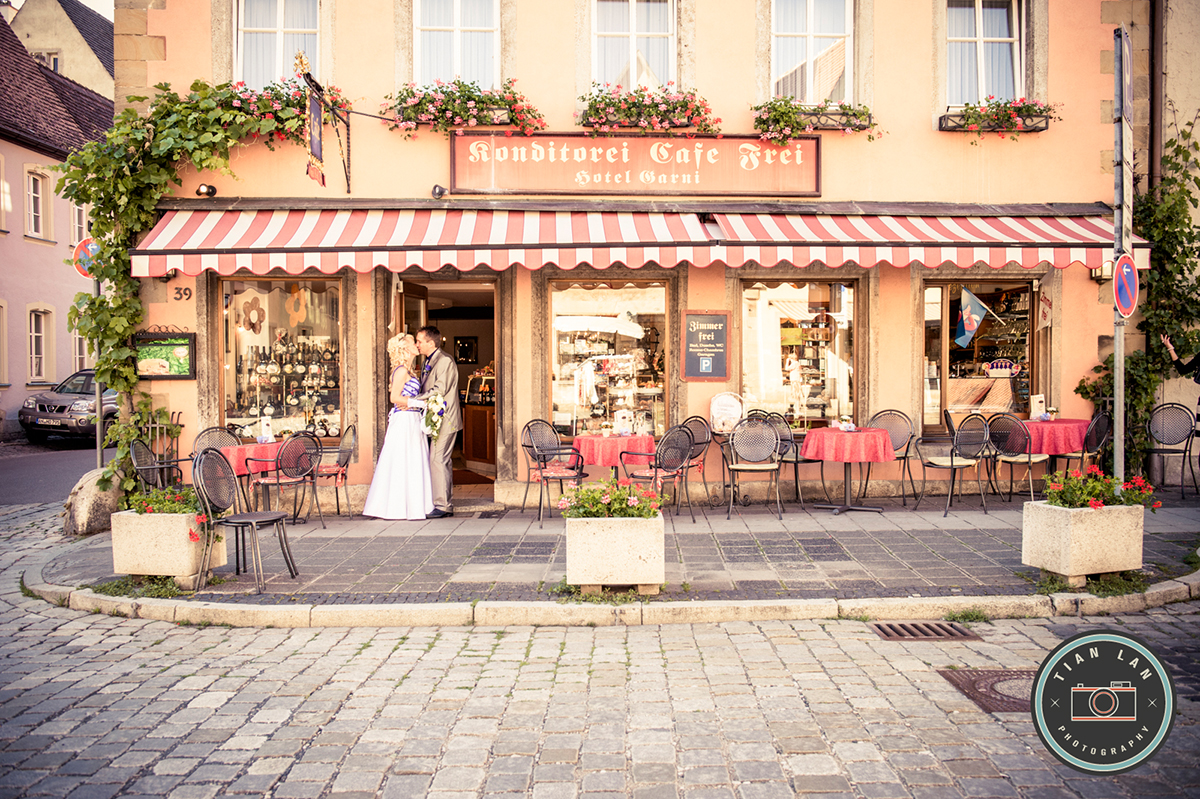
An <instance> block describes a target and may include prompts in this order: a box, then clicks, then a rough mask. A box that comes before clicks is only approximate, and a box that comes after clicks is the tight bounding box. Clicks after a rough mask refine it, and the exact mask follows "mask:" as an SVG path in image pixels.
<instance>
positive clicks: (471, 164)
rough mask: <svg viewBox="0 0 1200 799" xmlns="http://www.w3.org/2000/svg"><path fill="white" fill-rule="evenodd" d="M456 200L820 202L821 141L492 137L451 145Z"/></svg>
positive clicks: (454, 139)
mask: <svg viewBox="0 0 1200 799" xmlns="http://www.w3.org/2000/svg"><path fill="white" fill-rule="evenodd" d="M450 192H451V193H452V194H576V195H593V194H623V195H629V194H653V195H672V194H685V195H715V194H719V195H723V196H730V195H732V196H738V195H745V196H755V197H769V196H776V197H819V196H821V138H820V137H819V136H802V137H800V138H798V139H795V140H793V141H792V142H791V143H789V144H788V145H786V146H779V145H775V144H770V143H768V142H765V141H763V140H761V139H759V138H758V137H755V136H723V137H721V138H717V137H715V136H704V137H700V136H696V137H694V138H686V137H677V138H663V137H659V136H607V137H604V136H602V137H596V138H592V137H590V136H588V135H587V134H583V133H539V134H535V135H533V136H506V135H505V134H504V133H502V132H496V131H489V132H479V133H464V134H463V135H462V136H451V137H450Z"/></svg>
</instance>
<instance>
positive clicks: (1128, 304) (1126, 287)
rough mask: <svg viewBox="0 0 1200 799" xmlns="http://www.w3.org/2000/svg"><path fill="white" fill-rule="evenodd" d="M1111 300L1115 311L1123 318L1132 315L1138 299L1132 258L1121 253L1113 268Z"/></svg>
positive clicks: (1136, 280)
mask: <svg viewBox="0 0 1200 799" xmlns="http://www.w3.org/2000/svg"><path fill="white" fill-rule="evenodd" d="M1113 300H1114V301H1115V302H1116V305H1117V313H1119V314H1121V316H1122V317H1123V318H1125V319H1128V318H1129V317H1130V316H1132V315H1133V311H1134V309H1135V308H1137V301H1138V276H1137V268H1136V267H1135V266H1134V264H1133V259H1132V258H1130V257H1129V256H1128V255H1122V256H1121V257H1120V258H1118V259H1117V264H1116V266H1115V267H1114V269H1113Z"/></svg>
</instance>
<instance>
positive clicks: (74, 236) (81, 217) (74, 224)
mask: <svg viewBox="0 0 1200 799" xmlns="http://www.w3.org/2000/svg"><path fill="white" fill-rule="evenodd" d="M87 216H88V215H87V208H86V207H85V206H82V205H75V204H73V203H72V205H71V245H72V246H74V245H76V244H78V243H79V242H81V241H83V240H84V239H86V238H87V234H88V218H87Z"/></svg>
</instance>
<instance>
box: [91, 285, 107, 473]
mask: <svg viewBox="0 0 1200 799" xmlns="http://www.w3.org/2000/svg"><path fill="white" fill-rule="evenodd" d="M92 284H93V291H94V293H95V295H96V296H97V297H99V296H100V281H99V280H94V281H92ZM96 355H97V356H98V355H100V340H99V339H96ZM93 374H94V373H93ZM92 385H94V386H95V387H96V468H97V469H103V468H104V402H103V397H101V392H100V381H99V380H97V379H95V377H93V378H92Z"/></svg>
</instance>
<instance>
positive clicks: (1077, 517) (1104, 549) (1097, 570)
mask: <svg viewBox="0 0 1200 799" xmlns="http://www.w3.org/2000/svg"><path fill="white" fill-rule="evenodd" d="M1145 513H1146V510H1145V508H1143V507H1142V506H1141V505H1113V506H1110V507H1106V508H1098V509H1095V510H1093V509H1092V508H1060V507H1058V506H1057V505H1051V504H1049V503H1047V502H1045V501H1042V502H1026V503H1025V511H1024V516H1023V517H1022V519H1021V562H1022V563H1024V564H1025V565H1026V566H1036V567H1037V568H1039V569H1045V570H1046V571H1050V572H1054V573H1055V574H1061V575H1063V576H1064V577H1066V578H1067V583H1068V584H1069V585H1070V586H1071V587H1072V588H1081V587H1083V586H1084V585H1085V584H1086V582H1087V575H1089V574H1105V573H1108V572H1120V571H1129V570H1132V569H1140V568H1142V524H1143V521H1144V519H1143V517H1144V516H1145Z"/></svg>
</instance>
